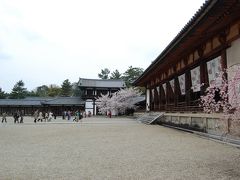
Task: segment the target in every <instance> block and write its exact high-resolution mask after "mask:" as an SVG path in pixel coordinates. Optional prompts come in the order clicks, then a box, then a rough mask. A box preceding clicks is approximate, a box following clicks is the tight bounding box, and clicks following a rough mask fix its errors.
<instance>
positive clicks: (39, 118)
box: [38, 111, 43, 122]
mask: <svg viewBox="0 0 240 180" xmlns="http://www.w3.org/2000/svg"><path fill="white" fill-rule="evenodd" d="M38 121H41V122H42V121H43V113H42V112H41V111H40V112H39V113H38Z"/></svg>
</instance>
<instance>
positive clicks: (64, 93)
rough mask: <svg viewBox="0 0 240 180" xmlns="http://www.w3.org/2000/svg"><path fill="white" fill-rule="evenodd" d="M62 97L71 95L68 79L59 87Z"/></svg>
mask: <svg viewBox="0 0 240 180" xmlns="http://www.w3.org/2000/svg"><path fill="white" fill-rule="evenodd" d="M61 95H62V96H71V95H72V85H71V83H70V81H69V80H68V79H66V80H64V81H63V83H62V87H61Z"/></svg>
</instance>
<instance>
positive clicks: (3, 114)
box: [2, 112, 7, 123]
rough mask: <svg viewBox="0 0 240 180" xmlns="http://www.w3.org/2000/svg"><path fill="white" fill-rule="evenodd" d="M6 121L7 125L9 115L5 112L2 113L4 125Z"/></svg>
mask: <svg viewBox="0 0 240 180" xmlns="http://www.w3.org/2000/svg"><path fill="white" fill-rule="evenodd" d="M4 121H5V123H7V113H6V112H3V113H2V123H3V122H4Z"/></svg>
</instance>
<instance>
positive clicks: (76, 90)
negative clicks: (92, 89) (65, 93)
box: [72, 83, 82, 97]
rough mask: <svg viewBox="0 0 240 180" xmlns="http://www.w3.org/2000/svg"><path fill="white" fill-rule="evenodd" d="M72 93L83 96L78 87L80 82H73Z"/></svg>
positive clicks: (75, 95)
mask: <svg viewBox="0 0 240 180" xmlns="http://www.w3.org/2000/svg"><path fill="white" fill-rule="evenodd" d="M72 95H73V96H74V97H81V96H82V91H81V89H80V88H79V87H78V83H72Z"/></svg>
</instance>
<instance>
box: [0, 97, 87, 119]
mask: <svg viewBox="0 0 240 180" xmlns="http://www.w3.org/2000/svg"><path fill="white" fill-rule="evenodd" d="M84 105H85V102H84V101H83V100H82V99H81V98H80V97H27V98H25V99H0V115H1V114H2V113H3V112H7V114H8V115H11V114H13V113H14V112H16V111H17V110H21V111H23V113H24V115H33V113H34V111H36V110H37V109H38V110H39V111H42V112H49V111H51V112H53V113H54V114H56V115H57V116H61V115H62V112H63V111H68V110H70V111H76V110H81V111H83V110H84Z"/></svg>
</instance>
